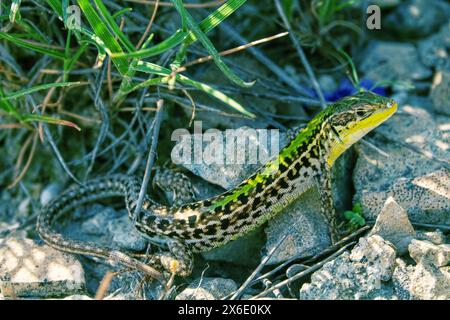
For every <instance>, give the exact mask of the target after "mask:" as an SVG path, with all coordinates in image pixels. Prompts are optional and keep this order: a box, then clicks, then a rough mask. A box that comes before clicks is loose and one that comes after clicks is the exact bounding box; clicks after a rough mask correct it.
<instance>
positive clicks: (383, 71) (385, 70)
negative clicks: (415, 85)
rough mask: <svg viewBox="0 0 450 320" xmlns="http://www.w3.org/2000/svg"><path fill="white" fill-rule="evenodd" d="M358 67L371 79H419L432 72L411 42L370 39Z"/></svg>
mask: <svg viewBox="0 0 450 320" xmlns="http://www.w3.org/2000/svg"><path fill="white" fill-rule="evenodd" d="M360 68H361V71H362V72H364V74H365V77H366V78H368V79H371V80H372V81H408V80H421V79H426V78H428V77H430V76H431V74H432V73H431V70H430V69H429V68H427V67H426V66H424V65H423V64H422V62H421V61H420V59H419V54H418V52H417V50H416V48H415V47H414V46H413V45H412V44H410V43H399V42H386V41H372V42H371V43H370V44H369V46H368V48H367V49H366V51H365V53H364V54H363V58H362V62H361V66H360Z"/></svg>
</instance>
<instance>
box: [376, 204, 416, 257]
mask: <svg viewBox="0 0 450 320" xmlns="http://www.w3.org/2000/svg"><path fill="white" fill-rule="evenodd" d="M370 234H371V235H372V234H377V235H379V236H381V237H382V238H383V239H384V240H388V241H389V242H391V243H392V244H393V245H394V246H395V247H396V249H397V253H398V254H400V255H402V254H404V253H406V252H407V251H408V245H409V243H410V242H411V240H412V239H413V238H414V237H415V235H416V232H415V231H414V228H413V226H412V225H411V222H410V221H409V219H408V214H407V213H406V211H405V209H403V208H402V207H401V206H399V205H398V203H397V202H395V200H394V198H392V197H389V198H388V199H387V200H386V202H385V204H384V207H383V209H382V210H381V212H380V214H379V215H378V217H377V220H376V221H375V225H374V226H373V228H372V230H371V231H370Z"/></svg>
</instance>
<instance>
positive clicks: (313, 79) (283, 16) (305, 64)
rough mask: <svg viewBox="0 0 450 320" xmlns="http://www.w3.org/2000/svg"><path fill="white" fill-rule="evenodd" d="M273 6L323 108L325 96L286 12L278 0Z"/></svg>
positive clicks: (325, 104)
mask: <svg viewBox="0 0 450 320" xmlns="http://www.w3.org/2000/svg"><path fill="white" fill-rule="evenodd" d="M275 6H276V7H277V10H278V14H279V15H280V17H281V19H282V20H283V23H284V26H285V27H286V29H287V30H288V32H289V36H290V38H291V40H292V43H293V44H294V47H295V49H296V50H297V54H298V55H299V57H300V61H301V62H302V64H303V67H304V68H305V70H306V73H307V74H308V77H309V79H310V80H311V83H312V85H313V87H314V90H315V91H316V93H317V96H318V97H319V100H320V105H321V107H322V109H325V108H326V107H327V103H326V102H325V98H324V96H323V93H322V90H321V89H320V86H319V82H317V79H316V76H315V75H314V72H313V70H312V68H311V65H310V64H309V62H308V59H307V58H306V56H305V53H304V52H303V49H302V46H301V44H300V41H299V40H298V38H297V37H296V36H295V34H294V32H293V31H292V27H291V24H290V23H289V20H288V18H287V17H286V14H285V13H284V10H283V7H282V6H281V3H280V0H275Z"/></svg>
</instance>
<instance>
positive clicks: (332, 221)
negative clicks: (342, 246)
mask: <svg viewBox="0 0 450 320" xmlns="http://www.w3.org/2000/svg"><path fill="white" fill-rule="evenodd" d="M320 171H321V172H320V173H319V174H318V176H317V179H316V180H317V186H318V190H319V194H320V199H321V202H322V208H321V213H322V215H323V216H324V218H325V219H326V221H327V223H328V230H329V233H330V237H331V242H332V243H333V244H334V243H336V242H337V241H339V239H340V233H339V230H338V225H337V219H336V209H335V208H334V201H333V192H332V187H331V168H330V167H329V166H328V164H327V163H326V162H325V163H322V164H321V170H320Z"/></svg>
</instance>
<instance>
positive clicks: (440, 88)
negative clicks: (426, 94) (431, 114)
mask: <svg viewBox="0 0 450 320" xmlns="http://www.w3.org/2000/svg"><path fill="white" fill-rule="evenodd" d="M430 96H431V99H432V100H433V106H434V110H435V111H436V112H440V113H443V114H446V115H450V68H449V69H448V70H445V71H439V72H437V73H436V74H435V77H434V80H433V86H432V89H431V93H430Z"/></svg>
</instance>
